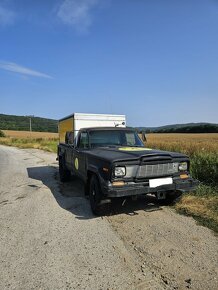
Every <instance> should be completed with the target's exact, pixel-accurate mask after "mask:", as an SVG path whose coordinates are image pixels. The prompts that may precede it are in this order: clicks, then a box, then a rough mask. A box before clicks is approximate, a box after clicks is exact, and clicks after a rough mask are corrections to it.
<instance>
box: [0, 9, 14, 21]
mask: <svg viewBox="0 0 218 290" xmlns="http://www.w3.org/2000/svg"><path fill="white" fill-rule="evenodd" d="M14 20H15V13H14V12H12V11H10V10H8V9H5V8H3V7H2V6H0V25H10V24H13V23H14Z"/></svg>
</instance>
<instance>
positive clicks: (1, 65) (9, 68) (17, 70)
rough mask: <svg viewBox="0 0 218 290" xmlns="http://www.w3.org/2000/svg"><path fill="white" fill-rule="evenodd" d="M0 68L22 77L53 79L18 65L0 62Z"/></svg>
mask: <svg viewBox="0 0 218 290" xmlns="http://www.w3.org/2000/svg"><path fill="white" fill-rule="evenodd" d="M0 68H1V69H4V70H7V71H11V72H15V73H18V74H21V75H26V76H33V77H41V78H48V79H52V77H51V76H49V75H47V74H44V73H41V72H38V71H35V70H32V69H29V68H27V67H24V66H21V65H18V64H16V63H13V62H0Z"/></svg>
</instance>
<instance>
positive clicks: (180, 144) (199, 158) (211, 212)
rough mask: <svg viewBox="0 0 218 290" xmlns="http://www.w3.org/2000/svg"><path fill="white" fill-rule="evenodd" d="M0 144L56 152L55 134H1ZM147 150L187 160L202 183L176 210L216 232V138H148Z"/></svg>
mask: <svg viewBox="0 0 218 290" xmlns="http://www.w3.org/2000/svg"><path fill="white" fill-rule="evenodd" d="M4 133H5V135H6V137H1V138H0V144H4V145H9V146H16V147H19V148H36V149H43V150H46V151H50V152H55V153H56V150H57V144H58V134H56V133H45V132H25V131H4ZM146 147H149V148H156V149H161V150H168V151H176V152H182V153H185V154H187V155H188V156H190V159H191V174H192V176H193V177H194V178H196V179H198V180H199V181H200V182H201V183H200V185H199V187H198V189H197V190H196V191H195V192H192V193H190V194H184V195H183V197H182V199H181V200H180V201H179V202H178V203H176V205H175V209H176V210H177V211H178V212H180V213H183V214H187V215H191V216H193V217H194V218H195V219H196V220H198V221H199V222H200V223H201V224H203V225H205V226H207V227H209V228H211V229H213V230H215V231H216V232H218V134H217V133H215V134H213V133H210V134H173V133H171V134H165V133H159V134H148V135H147V142H146Z"/></svg>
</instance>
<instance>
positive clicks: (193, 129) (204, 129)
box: [136, 123, 218, 133]
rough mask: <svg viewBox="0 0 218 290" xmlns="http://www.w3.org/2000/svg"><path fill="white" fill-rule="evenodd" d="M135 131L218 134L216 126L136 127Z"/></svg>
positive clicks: (198, 124)
mask: <svg viewBox="0 0 218 290" xmlns="http://www.w3.org/2000/svg"><path fill="white" fill-rule="evenodd" d="M136 129H137V130H138V131H139V132H141V131H145V132H146V133H218V124H212V123H187V124H173V125H166V126H160V127H137V128H136Z"/></svg>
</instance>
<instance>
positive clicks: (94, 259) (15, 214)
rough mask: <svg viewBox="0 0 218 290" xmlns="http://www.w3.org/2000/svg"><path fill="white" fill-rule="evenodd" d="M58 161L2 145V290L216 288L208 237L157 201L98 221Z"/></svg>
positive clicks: (216, 255)
mask: <svg viewBox="0 0 218 290" xmlns="http://www.w3.org/2000/svg"><path fill="white" fill-rule="evenodd" d="M55 158H56V155H55V154H53V153H47V152H43V151H40V150H35V149H25V150H22V149H17V148H13V147H6V146H1V145H0V267H1V268H0V289H20V290H21V289H22V290H26V289H28V290H29V289H52V290H53V289H91V290H92V289H93V290H98V289H155V290H156V289H187V288H190V289H218V284H217V280H216V279H217V261H218V251H217V249H218V247H217V237H215V236H214V234H213V233H212V232H211V231H210V230H208V229H206V228H203V227H201V226H198V225H196V223H195V221H194V220H193V219H192V218H188V217H184V216H180V215H178V214H176V213H174V212H173V210H172V209H169V208H167V207H158V205H157V204H155V202H154V200H152V198H146V199H142V200H139V201H132V202H131V203H130V202H129V201H127V202H126V203H125V204H123V205H122V206H121V205H119V206H117V208H115V209H114V210H113V212H111V213H110V215H108V216H106V217H103V218H101V217H98V218H96V217H94V216H93V215H92V213H91V211H90V207H89V202H88V200H87V199H86V198H85V197H84V188H83V184H82V183H81V182H80V181H79V180H76V179H74V180H72V181H71V182H70V183H67V184H62V183H60V181H59V177H58V170H57V162H56V161H55Z"/></svg>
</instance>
